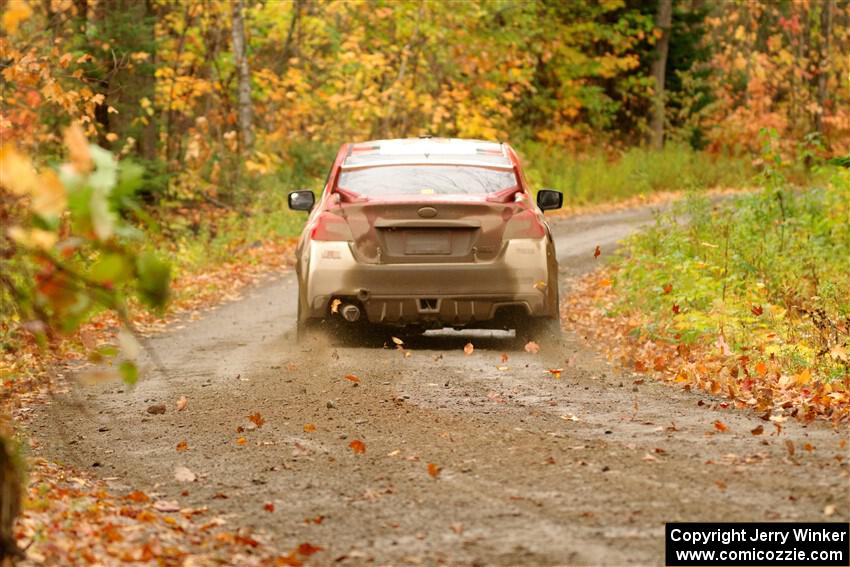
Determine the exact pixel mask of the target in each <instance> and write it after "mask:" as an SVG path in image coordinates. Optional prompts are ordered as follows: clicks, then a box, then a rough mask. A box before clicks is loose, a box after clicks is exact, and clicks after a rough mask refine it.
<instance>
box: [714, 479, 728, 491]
mask: <svg viewBox="0 0 850 567" xmlns="http://www.w3.org/2000/svg"><path fill="white" fill-rule="evenodd" d="M714 484H716V485H717V488H719V489H720V490H726V483H725V482H723V481H722V480H715V481H714Z"/></svg>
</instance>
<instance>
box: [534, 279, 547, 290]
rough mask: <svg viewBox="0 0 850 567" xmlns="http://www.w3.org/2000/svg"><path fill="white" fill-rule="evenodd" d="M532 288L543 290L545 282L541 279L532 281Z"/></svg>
mask: <svg viewBox="0 0 850 567" xmlns="http://www.w3.org/2000/svg"><path fill="white" fill-rule="evenodd" d="M534 289H536V290H539V291H543V290H545V289H546V282H544V281H543V280H538V281H536V282H534Z"/></svg>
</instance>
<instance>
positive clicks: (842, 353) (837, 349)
mask: <svg viewBox="0 0 850 567" xmlns="http://www.w3.org/2000/svg"><path fill="white" fill-rule="evenodd" d="M829 355H830V356H831V357H832V359H833V360H840V361H842V362H848V356H847V349H846V348H844V347H843V346H842V345H835V346H834V347H832V348H831V349H830V350H829Z"/></svg>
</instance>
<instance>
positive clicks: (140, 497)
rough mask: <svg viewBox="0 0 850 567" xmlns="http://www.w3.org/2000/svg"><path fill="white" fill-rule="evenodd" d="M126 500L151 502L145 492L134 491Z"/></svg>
mask: <svg viewBox="0 0 850 567" xmlns="http://www.w3.org/2000/svg"><path fill="white" fill-rule="evenodd" d="M124 498H126V499H127V500H130V501H132V502H139V503H141V502H147V501H148V500H150V497H149V496H148V495H147V494H145V493H144V492H142V491H141V490H134V491H133V492H131V493H130V494H128V495H127V496H125V497H124Z"/></svg>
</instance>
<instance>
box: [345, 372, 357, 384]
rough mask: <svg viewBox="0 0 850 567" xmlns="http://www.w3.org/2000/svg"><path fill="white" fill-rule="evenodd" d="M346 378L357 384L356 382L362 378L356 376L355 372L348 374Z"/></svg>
mask: <svg viewBox="0 0 850 567" xmlns="http://www.w3.org/2000/svg"><path fill="white" fill-rule="evenodd" d="M345 379H346V380H348V381H349V382H354V383H355V384H356V383H357V382H360V378H358V377H357V376H355V375H354V374H346V375H345Z"/></svg>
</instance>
